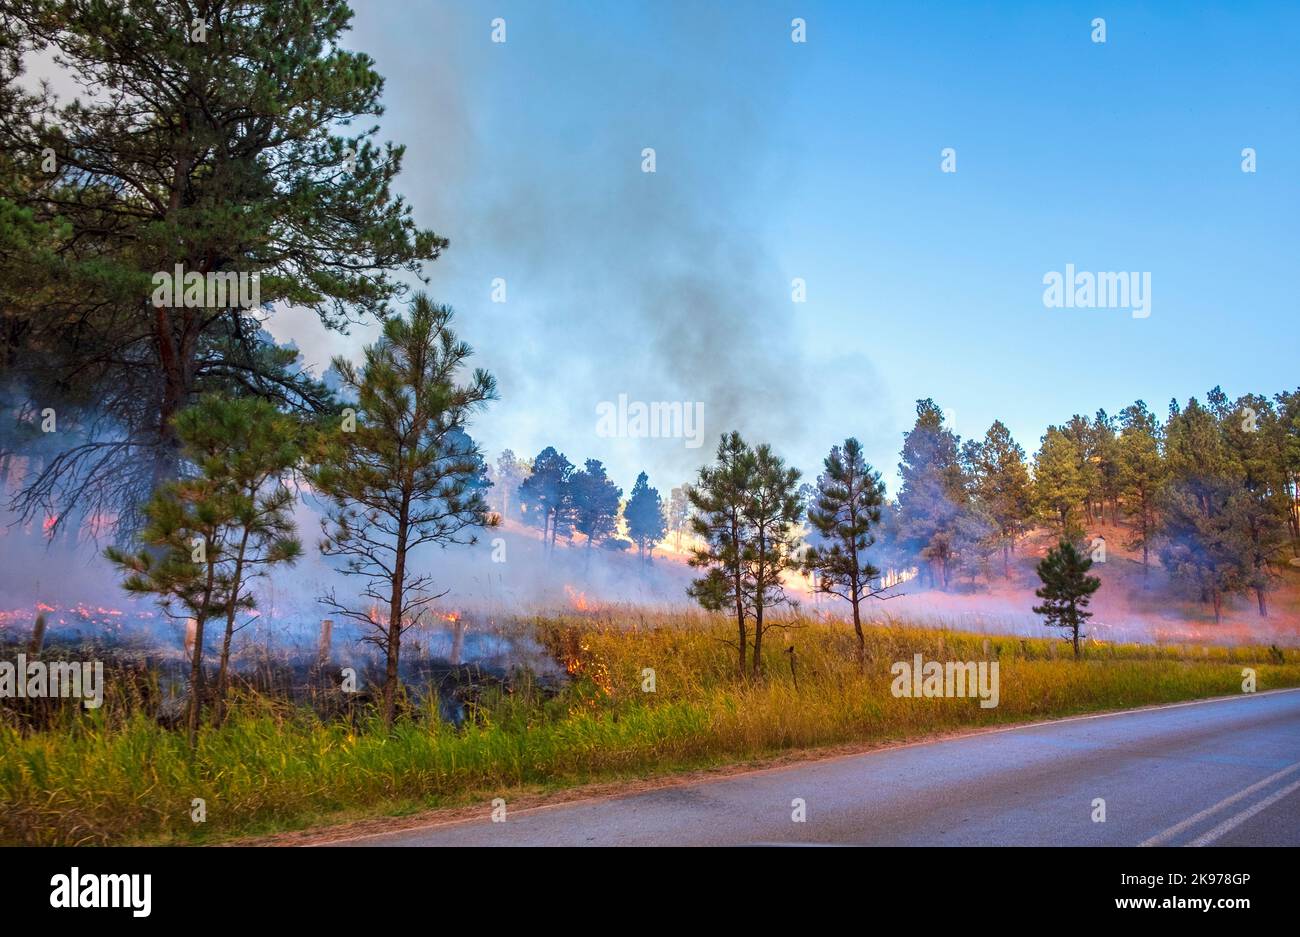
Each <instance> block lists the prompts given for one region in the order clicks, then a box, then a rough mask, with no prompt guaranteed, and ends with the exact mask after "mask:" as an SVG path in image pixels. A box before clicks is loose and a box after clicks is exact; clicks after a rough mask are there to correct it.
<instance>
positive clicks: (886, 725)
mask: <svg viewBox="0 0 1300 937" xmlns="http://www.w3.org/2000/svg"><path fill="white" fill-rule="evenodd" d="M530 627H531V628H532V629H533V630H534V631H535V632H536V635H537V638H538V639H539V640H540V641H542V642H543V644H544V645H545V646H546V647H548V648H549V649H550V650H551V652H552V653H553V654H554V656H555V657H556V659H557V660H558V661H559V662H561V663H562V664H563V665H564V666H565V667H566V669H567V670H568V671H569V673H570V674H571V677H572V679H571V681H570V683H569V684H568V685H567V687H566V688H565V689H563V690H562V691H561V692H560V693H559V694H558V695H554V696H545V695H543V694H541V693H539V692H536V691H535V689H534V688H533V687H531V685H530V684H529V683H528V682H527V681H522V682H519V683H516V684H515V685H514V686H513V687H512V688H511V689H510V690H502V691H498V692H496V693H494V694H493V695H492V696H490V697H489V698H486V699H481V700H479V702H478V703H477V705H476V708H475V709H474V711H473V712H472V718H471V719H470V720H469V722H468V723H467V724H466V725H465V726H464V727H463V728H460V729H457V728H453V727H452V726H450V725H448V724H446V723H442V722H439V721H438V720H437V719H436V718H434V717H433V716H432V713H431V712H426V713H425V714H424V716H425V717H424V718H418V719H408V720H404V721H401V722H399V723H398V724H397V725H396V726H395V727H394V728H393V729H392V730H391V731H385V730H383V729H382V727H381V726H380V725H379V724H378V723H376V722H370V723H362V724H360V725H358V724H353V723H348V722H343V721H327V720H323V719H321V718H320V717H318V716H316V715H314V714H313V713H312V712H310V711H308V710H304V709H302V708H299V707H295V706H293V705H291V704H288V703H285V702H282V701H274V700H269V699H266V698H264V697H259V696H256V695H251V694H248V695H244V696H241V697H240V698H238V699H237V700H236V701H235V705H234V707H233V709H234V715H233V717H232V719H231V720H230V722H228V723H227V725H225V726H224V727H223V728H221V729H206V730H204V731H203V732H201V733H200V736H199V740H198V747H197V749H196V750H194V751H193V752H191V751H190V750H189V748H188V747H187V745H186V741H185V737H184V734H183V733H180V732H176V731H172V730H168V729H165V728H162V727H160V726H159V725H157V724H156V722H155V721H153V720H152V719H150V718H148V717H147V716H146V715H145V714H144V713H142V712H140V711H138V710H136V711H133V712H130V713H129V714H126V715H123V714H122V712H120V711H119V712H115V711H113V710H110V709H109V707H105V710H102V711H89V712H87V711H82V710H78V709H76V708H75V707H69V709H68V713H69V715H68V716H67V717H66V718H65V719H64V720H63V721H62V723H61V725H60V726H59V728H58V729H56V730H47V731H40V732H24V731H20V730H19V729H18V728H16V727H14V726H6V727H3V728H0V840H2V841H4V842H9V843H115V842H149V841H153V842H158V841H162V842H204V841H213V840H219V839H223V838H229V837H231V836H236V835H244V834H256V833H264V832H271V831H276V830H284V829H291V828H297V827H301V826H305V825H309V824H312V823H315V822H320V821H322V820H328V819H337V818H343V817H356V816H362V815H375V814H384V813H387V814H394V813H403V812H408V811H412V810H417V809H421V808H427V807H438V806H451V805H457V804H464V803H467V802H471V801H474V800H476V799H486V798H491V797H497V796H504V797H507V798H508V797H509V796H511V794H512V793H517V792H519V791H521V790H525V789H533V790H536V789H538V788H544V789H546V788H555V787H562V786H571V785H578V784H582V783H585V782H590V781H597V780H610V779H619V778H627V777H645V776H647V775H650V774H658V773H667V772H672V771H679V770H683V769H689V768H695V767H704V766H713V765H719V764H724V763H730V762H743V761H749V760H753V759H760V758H764V757H767V756H771V755H774V754H777V753H780V752H783V751H788V750H792V749H805V748H816V747H820V746H830V745H842V744H848V743H874V742H886V741H891V740H900V739H908V738H916V737H919V736H925V735H930V734H935V733H942V732H947V731H952V730H957V729H963V728H968V727H977V726H983V725H996V724H1002V723H1010V722H1015V721H1024V720H1032V719H1038V718H1046V717H1052V716H1063V715H1069V714H1074V713H1082V712H1089V711H1096V710H1101V709H1113V708H1123V707H1131V706H1139V705H1144V704H1151V703H1161V702H1170V701H1175V700H1183V699H1192V698H1197V697H1205V696H1213V695H1219V694H1231V693H1238V692H1240V691H1241V681H1242V675H1241V670H1242V668H1243V667H1246V666H1249V667H1251V668H1254V669H1255V670H1256V671H1257V673H1258V679H1259V688H1260V689H1270V688H1275V687H1282V686H1297V685H1300V655H1297V652H1296V651H1294V650H1290V651H1286V652H1283V651H1279V650H1277V649H1275V648H1274V649H1269V648H1262V647H1237V648H1221V647H1213V648H1201V647H1177V646H1175V647H1168V646H1166V647H1157V646H1144V645H1106V646H1102V645H1090V646H1089V647H1088V653H1087V656H1086V658H1085V659H1084V660H1082V661H1077V662H1076V661H1074V660H1072V659H1069V657H1068V654H1069V651H1068V648H1066V649H1062V646H1061V644H1060V642H1059V641H1051V640H1034V639H1022V638H1009V637H986V636H984V635H978V634H965V633H959V632H952V631H934V630H928V629H920V628H907V627H873V628H870V629H868V636H867V637H868V645H867V659H866V662H865V664H864V665H863V666H861V667H859V665H858V664H857V662H856V660H855V648H856V642H855V640H854V639H853V636H852V634H851V633H849V632H846V630H845V629H844V628H843V627H842V626H835V625H833V624H825V623H818V622H812V621H798V620H796V621H792V622H790V623H789V628H788V629H787V630H785V632H784V634H783V635H782V637H783V639H784V640H778V641H771V642H770V643H771V645H772V646H771V647H770V649H769V650H768V652H767V653H766V655H765V660H764V663H765V667H766V678H765V679H763V680H762V681H759V682H748V681H741V680H739V679H737V678H736V677H735V675H734V671H735V660H734V658H735V654H736V651H735V649H734V647H732V646H730V645H729V644H728V638H729V637H730V634H731V628H730V626H729V624H728V623H727V622H726V621H725V620H716V619H711V618H708V617H705V616H680V615H678V616H670V615H662V614H660V615H650V616H647V615H644V614H641V615H628V616H625V617H615V616H605V617H576V616H575V617H548V618H539V619H536V620H534V621H532V622H531V623H530ZM787 647H793V648H794V649H795V653H794V655H793V657H794V666H795V670H796V674H797V684H798V686H797V689H796V679H795V677H794V676H792V674H791V670H790V666H791V655H790V654H788V653H787V652H786V648H787ZM917 653H920V654H922V655H923V656H924V657H925V658H926V659H927V660H984V659H989V660H992V659H996V660H998V661H999V662H1000V676H1001V681H1000V683H1001V693H1000V696H1001V699H1000V705H999V706H998V707H997V708H996V709H982V708H980V706H979V705H978V701H977V700H975V699H908V698H895V697H894V696H893V695H892V694H891V692H890V683H891V681H892V676H891V675H890V672H889V668H890V664H891V663H893V662H894V661H900V660H908V661H910V660H911V659H912V656H913V655H914V654H917ZM648 670H653V683H654V692H647V691H646V688H647V686H648V683H647V678H648V676H649V674H648V673H647V671H648ZM427 705H428V707H430V709H431V708H432V706H433V705H434V704H433V703H432V702H430V703H428V704H427ZM196 798H201V799H202V800H203V801H204V802H205V804H206V820H205V822H203V823H195V822H193V821H192V819H191V812H192V809H193V802H194V800H195V799H196Z"/></svg>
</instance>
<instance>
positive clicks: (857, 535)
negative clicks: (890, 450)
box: [803, 437, 885, 664]
mask: <svg viewBox="0 0 1300 937" xmlns="http://www.w3.org/2000/svg"><path fill="white" fill-rule="evenodd" d="M823 465H824V467H825V469H826V471H825V473H824V474H823V475H821V476H820V477H819V478H818V479H817V487H816V490H815V494H814V496H813V500H812V501H811V502H810V503H809V506H808V523H809V524H810V525H811V526H812V528H813V530H815V531H816V532H817V533H818V534H819V535H820V536H821V538H822V541H823V543H822V544H820V545H813V546H810V547H809V548H808V549H807V550H806V551H805V553H804V556H803V567H804V569H805V570H806V571H807V572H809V573H811V574H813V575H814V576H815V577H816V585H817V589H818V590H820V591H821V592H825V593H827V594H828V595H837V596H839V597H840V598H842V599H844V600H845V601H847V602H848V603H849V606H850V608H852V610H853V631H854V634H856V635H857V638H858V662H859V664H861V663H862V662H863V661H865V659H866V648H867V641H866V637H865V635H864V634H863V633H862V602H863V601H864V600H865V599H868V598H873V597H878V596H880V595H882V594H883V593H884V591H885V590H884V589H882V588H880V587H879V581H880V570H879V569H877V568H876V567H875V566H873V565H872V564H871V563H870V562H869V561H868V560H867V552H868V550H869V549H870V548H871V546H872V544H874V543H875V536H874V535H873V533H872V530H873V528H874V527H875V526H876V525H877V524H879V523H880V508H881V505H883V504H884V501H885V484H884V482H882V481H881V480H880V473H879V472H877V471H875V470H873V469H872V468H871V466H870V465H869V464H868V463H867V461H866V459H864V458H863V455H862V444H861V443H859V442H858V441H857V440H856V439H853V438H852V437H850V438H849V439H846V440H844V445H843V447H840V446H835V447H833V448H832V449H831V451H830V455H828V456H827V457H826V459H825V461H824V462H823Z"/></svg>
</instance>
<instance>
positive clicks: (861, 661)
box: [853, 583, 867, 668]
mask: <svg viewBox="0 0 1300 937" xmlns="http://www.w3.org/2000/svg"><path fill="white" fill-rule="evenodd" d="M853 595H854V599H853V631H854V633H855V634H856V635H857V636H858V667H859V668H861V667H863V666H865V665H866V662H867V638H866V635H864V634H863V633H862V615H861V612H860V611H859V610H858V603H859V602H861V601H862V600H861V599H860V598H858V597H857V595H858V585H857V583H854V585H853Z"/></svg>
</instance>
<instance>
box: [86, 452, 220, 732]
mask: <svg viewBox="0 0 1300 937" xmlns="http://www.w3.org/2000/svg"><path fill="white" fill-rule="evenodd" d="M233 509H234V505H233V503H232V501H231V499H230V498H229V497H228V492H227V491H225V490H223V486H222V484H221V483H220V482H218V481H217V480H215V479H212V478H209V477H206V476H203V475H199V476H197V477H193V478H185V479H179V480H176V481H171V482H166V483H164V484H162V485H160V486H158V488H156V489H155V490H154V493H153V495H152V497H151V498H150V499H149V501H148V502H147V503H146V504H145V505H144V507H143V509H142V514H143V516H144V518H145V525H144V527H143V528H142V529H141V531H140V534H139V539H140V541H141V543H143V544H144V549H141V550H140V551H139V552H136V553H131V552H128V551H126V550H124V549H122V548H119V547H113V546H111V547H108V548H107V549H106V550H105V551H104V555H105V556H106V557H107V558H108V560H109V561H110V562H111V563H113V564H114V565H116V566H117V567H118V568H119V569H121V570H122V572H123V573H125V579H124V580H123V582H122V586H123V588H125V589H126V591H127V592H131V593H134V594H136V595H154V596H157V597H158V599H159V601H160V602H161V603H162V606H163V608H164V610H165V611H166V612H167V614H168V615H170V616H172V617H174V618H189V619H192V620H193V621H194V645H193V647H191V648H189V652H190V660H189V667H190V680H189V699H188V701H187V706H186V720H185V722H186V729H187V733H188V737H189V744H190V747H191V748H193V747H194V746H195V744H196V743H197V741H198V731H199V722H200V720H201V718H202V710H203V694H204V679H203V652H204V637H205V635H204V632H205V630H206V626H207V623H208V622H209V621H210V620H212V619H214V618H217V617H219V616H220V615H221V614H222V613H223V611H224V610H225V608H226V606H227V602H228V599H227V594H228V590H229V589H230V584H229V583H228V582H227V581H226V577H225V576H224V575H223V574H222V569H221V566H222V560H223V557H224V555H225V551H226V549H227V545H228V537H229V535H230V533H231V529H232V527H233V526H234V523H235V516H234V514H233ZM176 609H179V613H177V612H176V611H175V610H176Z"/></svg>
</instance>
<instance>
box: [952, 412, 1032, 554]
mask: <svg viewBox="0 0 1300 937" xmlns="http://www.w3.org/2000/svg"><path fill="white" fill-rule="evenodd" d="M963 451H964V452H965V453H966V462H967V465H968V469H967V473H968V475H969V477H970V479H971V481H972V487H973V495H974V499H975V501H976V502H977V503H978V504H979V505H980V507H981V509H982V511H983V513H984V514H985V515H986V516H987V518H988V520H989V522H990V523H991V525H992V527H993V530H994V538H995V541H996V545H997V546H998V547H1000V548H1001V551H1002V574H1003V576H1010V575H1011V554H1012V553H1013V552H1015V548H1016V541H1018V540H1019V539H1020V538H1021V537H1023V536H1024V535H1025V533H1026V532H1027V531H1028V528H1029V521H1030V519H1031V518H1032V516H1033V485H1032V483H1031V481H1030V478H1029V466H1028V465H1027V464H1026V462H1025V450H1024V449H1023V448H1021V446H1020V444H1019V443H1017V442H1016V441H1015V440H1014V439H1013V438H1012V437H1011V432H1010V430H1008V429H1007V428H1006V426H1005V425H1003V423H1002V421H1001V420H995V421H994V422H993V425H992V426H990V427H989V431H988V432H987V433H986V434H985V435H984V440H983V442H975V441H973V440H972V441H971V442H969V443H967V445H966V446H964V447H963Z"/></svg>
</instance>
